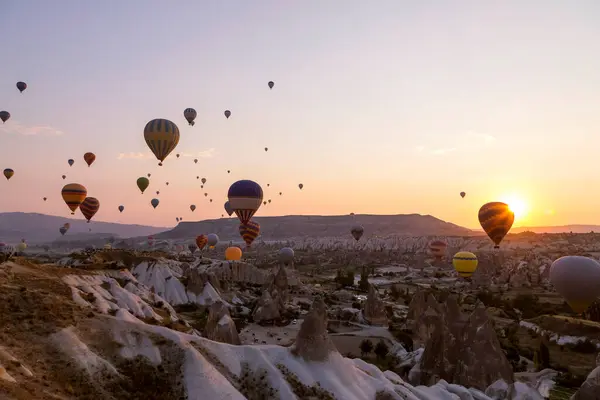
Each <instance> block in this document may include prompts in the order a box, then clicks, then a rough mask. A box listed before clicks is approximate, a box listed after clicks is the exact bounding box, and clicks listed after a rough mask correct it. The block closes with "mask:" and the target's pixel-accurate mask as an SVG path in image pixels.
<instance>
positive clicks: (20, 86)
mask: <svg viewBox="0 0 600 400" xmlns="http://www.w3.org/2000/svg"><path fill="white" fill-rule="evenodd" d="M17 89H19V92H21V93H23V91H24V90H25V89H27V84H26V83H25V82H17Z"/></svg>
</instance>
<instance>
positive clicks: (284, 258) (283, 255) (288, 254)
mask: <svg viewBox="0 0 600 400" xmlns="http://www.w3.org/2000/svg"><path fill="white" fill-rule="evenodd" d="M279 261H280V262H282V263H283V264H285V265H287V264H289V263H290V262H292V261H294V249H292V248H290V247H284V248H282V249H281V250H279Z"/></svg>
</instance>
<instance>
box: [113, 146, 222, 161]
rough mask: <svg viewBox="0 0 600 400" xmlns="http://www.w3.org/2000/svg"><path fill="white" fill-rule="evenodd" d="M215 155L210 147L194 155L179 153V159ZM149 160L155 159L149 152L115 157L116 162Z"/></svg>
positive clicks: (120, 154) (173, 154)
mask: <svg viewBox="0 0 600 400" xmlns="http://www.w3.org/2000/svg"><path fill="white" fill-rule="evenodd" d="M215 153H216V152H215V149H214V148H212V147H211V148H210V149H208V150H202V151H198V152H196V153H179V156H180V157H194V158H211V157H213V155H214V154H215ZM175 154H177V152H174V153H171V154H170V155H169V158H171V157H173V156H175ZM149 158H155V157H154V154H152V152H150V151H148V152H146V153H141V152H138V153H135V152H130V153H119V155H118V156H117V159H118V160H124V159H128V160H146V159H149Z"/></svg>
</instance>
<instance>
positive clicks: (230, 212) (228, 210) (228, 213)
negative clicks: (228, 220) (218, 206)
mask: <svg viewBox="0 0 600 400" xmlns="http://www.w3.org/2000/svg"><path fill="white" fill-rule="evenodd" d="M225 212H226V213H227V215H229V216H230V217H231V214H233V208H231V204H229V201H226V202H225Z"/></svg>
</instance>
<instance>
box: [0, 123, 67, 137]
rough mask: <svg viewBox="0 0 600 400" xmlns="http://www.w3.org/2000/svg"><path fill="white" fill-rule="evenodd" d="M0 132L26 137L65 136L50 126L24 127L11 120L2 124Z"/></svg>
mask: <svg viewBox="0 0 600 400" xmlns="http://www.w3.org/2000/svg"><path fill="white" fill-rule="evenodd" d="M0 132H2V133H8V134H10V133H16V134H17V135H24V136H35V135H43V136H62V135H64V134H65V133H64V132H63V131H61V130H60V129H56V128H53V127H51V126H48V125H24V124H22V123H20V122H19V121H16V120H13V119H9V120H8V121H6V123H4V124H1V125H0Z"/></svg>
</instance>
